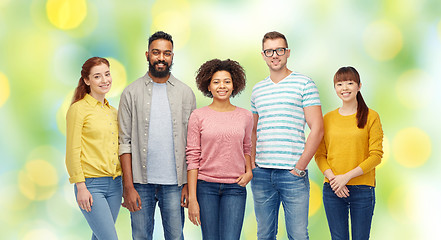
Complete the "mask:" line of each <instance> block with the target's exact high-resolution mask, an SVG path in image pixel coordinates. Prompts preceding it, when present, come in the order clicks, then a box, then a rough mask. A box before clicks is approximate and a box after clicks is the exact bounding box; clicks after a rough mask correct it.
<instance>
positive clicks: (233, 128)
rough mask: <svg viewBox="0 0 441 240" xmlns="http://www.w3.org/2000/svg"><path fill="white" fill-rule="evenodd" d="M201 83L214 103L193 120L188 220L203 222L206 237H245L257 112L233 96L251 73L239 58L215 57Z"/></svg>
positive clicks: (200, 73)
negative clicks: (246, 205)
mask: <svg viewBox="0 0 441 240" xmlns="http://www.w3.org/2000/svg"><path fill="white" fill-rule="evenodd" d="M196 83H197V86H198V89H199V90H200V91H201V92H202V93H203V94H204V95H205V96H207V97H210V98H212V99H213V102H212V103H211V104H210V105H208V106H205V107H202V108H199V109H196V110H194V111H193V113H192V114H191V116H190V119H189V122H188V135H187V150H186V153H187V165H188V167H187V171H188V175H187V179H188V192H189V197H188V218H189V219H190V221H191V222H192V223H193V224H195V225H197V226H198V225H200V226H201V229H202V237H203V239H210V240H211V239H222V240H229V239H239V238H240V233H241V230H242V224H243V219H244V213H245V203H246V194H247V192H246V185H247V184H248V182H249V181H250V180H251V179H252V178H253V174H252V172H251V157H250V154H251V131H252V128H253V116H252V114H251V112H250V111H248V110H246V109H243V108H240V107H236V106H234V105H233V104H231V102H230V97H234V96H236V95H237V94H239V93H240V92H241V91H242V90H243V89H244V88H245V84H246V82H245V71H244V69H243V68H242V67H241V66H240V65H239V63H238V62H236V61H233V60H230V59H227V60H224V61H221V60H219V59H213V60H210V61H208V62H206V63H204V64H203V65H202V66H201V67H200V68H199V70H198V71H197V76H196Z"/></svg>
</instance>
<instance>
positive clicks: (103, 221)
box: [74, 177, 122, 240]
mask: <svg viewBox="0 0 441 240" xmlns="http://www.w3.org/2000/svg"><path fill="white" fill-rule="evenodd" d="M86 187H87V190H89V192H90V194H92V199H93V203H92V210H91V211H90V212H86V211H84V210H82V209H81V208H80V209H81V212H82V213H83V215H84V217H85V218H86V220H87V223H89V226H90V228H91V229H92V232H93V234H92V240H95V239H106V240H117V239H118V236H117V234H116V229H115V222H116V218H117V217H118V212H119V208H120V207H121V199H122V183H121V177H117V178H115V179H113V178H112V177H98V178H86ZM74 191H75V199H76V198H77V193H78V190H77V186H76V185H75V186H74Z"/></svg>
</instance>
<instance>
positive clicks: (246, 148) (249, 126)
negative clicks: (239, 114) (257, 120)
mask: <svg viewBox="0 0 441 240" xmlns="http://www.w3.org/2000/svg"><path fill="white" fill-rule="evenodd" d="M247 115H248V119H247V123H246V127H245V136H244V139H243V154H244V155H249V156H251V132H252V131H253V123H254V119H253V114H251V112H249V111H248V114H247Z"/></svg>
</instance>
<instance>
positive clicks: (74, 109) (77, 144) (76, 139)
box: [66, 105, 85, 183]
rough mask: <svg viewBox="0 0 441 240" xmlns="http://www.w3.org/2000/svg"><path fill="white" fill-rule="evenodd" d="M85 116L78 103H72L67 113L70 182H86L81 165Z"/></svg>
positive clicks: (67, 154)
mask: <svg viewBox="0 0 441 240" xmlns="http://www.w3.org/2000/svg"><path fill="white" fill-rule="evenodd" d="M83 124H84V116H83V114H82V112H81V109H80V108H79V106H78V105H71V106H70V108H69V110H68V111H67V115H66V168H67V172H68V174H69V182H70V183H77V182H84V181H85V178H84V173H83V168H82V166H81V158H80V156H81V137H82V129H83Z"/></svg>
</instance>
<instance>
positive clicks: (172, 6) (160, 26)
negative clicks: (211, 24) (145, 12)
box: [151, 0, 191, 51]
mask: <svg viewBox="0 0 441 240" xmlns="http://www.w3.org/2000/svg"><path fill="white" fill-rule="evenodd" d="M160 9H167V10H166V11H161V10H160ZM190 11H191V8H190V4H189V2H188V1H187V0H175V1H170V0H166V1H156V2H155V3H154V5H153V7H152V11H151V14H152V18H153V19H152V27H151V29H152V32H155V31H159V30H162V31H165V32H172V33H173V39H176V40H178V39H179V41H176V40H175V41H173V44H174V50H175V51H176V50H179V49H180V48H182V46H185V44H187V42H188V40H189V39H190V35H191V26H190V21H191V12H190Z"/></svg>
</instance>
